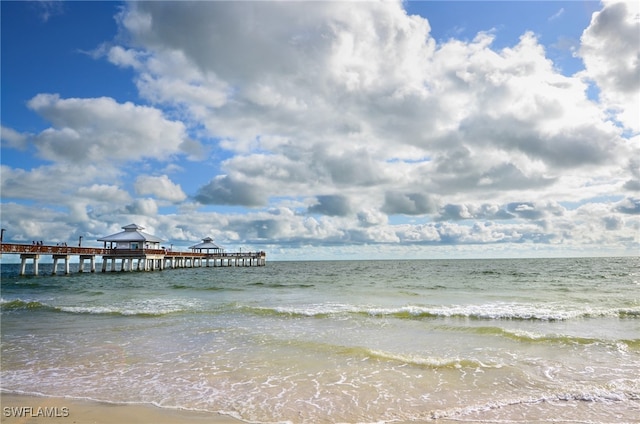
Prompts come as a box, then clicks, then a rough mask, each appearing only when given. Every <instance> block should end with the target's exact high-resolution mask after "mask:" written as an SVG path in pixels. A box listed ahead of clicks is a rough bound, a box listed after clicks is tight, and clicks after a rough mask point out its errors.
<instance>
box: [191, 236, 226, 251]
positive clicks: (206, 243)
mask: <svg viewBox="0 0 640 424" xmlns="http://www.w3.org/2000/svg"><path fill="white" fill-rule="evenodd" d="M189 249H219V250H220V249H222V248H221V247H220V246H218V245H217V244H215V243H214V242H213V239H212V238H211V237H205V238H203V239H202V243H198V244H196V245H193V246H191V247H190V248H189Z"/></svg>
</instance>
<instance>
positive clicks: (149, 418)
mask: <svg viewBox="0 0 640 424" xmlns="http://www.w3.org/2000/svg"><path fill="white" fill-rule="evenodd" d="M0 404H1V405H2V416H1V418H0V422H2V423H6V424H18V423H19V424H52V423H60V424H67V423H68V424H112V423H129V424H136V423H139V424H147V423H156V424H196V423H198V424H204V423H215V424H238V423H242V422H243V421H240V420H237V419H234V418H232V417H228V416H225V415H220V414H216V413H207V412H196V411H186V410H174V409H163V408H158V407H155V406H152V405H124V404H111V403H103V402H93V401H88V400H78V399H67V398H52V397H39V396H24V395H14V394H7V393H2V394H0Z"/></svg>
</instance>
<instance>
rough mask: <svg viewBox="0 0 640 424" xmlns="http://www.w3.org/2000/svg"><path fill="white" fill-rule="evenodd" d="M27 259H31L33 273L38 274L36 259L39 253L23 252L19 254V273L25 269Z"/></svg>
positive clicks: (21, 273)
mask: <svg viewBox="0 0 640 424" xmlns="http://www.w3.org/2000/svg"><path fill="white" fill-rule="evenodd" d="M27 259H31V260H33V275H38V259H40V255H35V254H28V253H23V254H21V255H20V275H24V274H25V272H26V269H27Z"/></svg>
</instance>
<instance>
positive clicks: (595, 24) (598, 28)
mask: <svg viewBox="0 0 640 424" xmlns="http://www.w3.org/2000/svg"><path fill="white" fill-rule="evenodd" d="M603 4H604V7H603V9H602V10H601V11H599V12H595V13H594V14H593V17H592V19H591V24H590V25H589V27H588V28H587V29H585V31H584V33H583V34H582V38H581V46H580V50H579V56H580V57H581V58H582V60H583V61H584V63H585V66H586V72H585V73H584V75H585V76H586V77H587V78H590V79H592V80H593V81H595V83H596V84H597V85H598V87H599V88H600V99H601V101H602V103H603V105H604V106H605V107H606V108H609V109H611V110H612V112H613V114H614V116H615V117H616V118H617V119H618V120H619V121H620V122H621V123H622V124H623V125H624V126H625V127H626V128H629V129H630V130H632V131H634V132H636V133H637V132H640V77H639V75H640V60H639V59H638V57H639V56H640V37H638V33H640V18H639V16H640V3H638V2H635V1H611V0H607V1H604V2H603Z"/></svg>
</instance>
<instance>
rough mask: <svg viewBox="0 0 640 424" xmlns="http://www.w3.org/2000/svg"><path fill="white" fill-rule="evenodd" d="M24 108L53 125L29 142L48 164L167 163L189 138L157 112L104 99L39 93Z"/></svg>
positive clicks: (180, 124)
mask: <svg viewBox="0 0 640 424" xmlns="http://www.w3.org/2000/svg"><path fill="white" fill-rule="evenodd" d="M28 106H29V108H31V109H32V110H33V111H35V112H36V113H38V114H39V115H41V116H42V117H43V118H45V119H47V120H48V121H49V122H51V123H52V124H53V127H50V128H47V129H45V130H44V131H42V132H40V133H39V134H37V135H35V136H34V137H33V143H34V144H35V145H36V147H37V148H38V151H39V154H40V155H41V156H42V157H44V158H45V159H49V160H52V161H70V162H79V163H84V162H92V163H95V162H110V161H114V160H118V161H134V160H140V159H142V158H146V157H147V158H157V159H166V158H167V157H168V156H169V155H171V154H175V153H179V152H180V151H179V147H180V144H181V143H182V142H184V141H185V140H187V138H188V137H187V135H186V130H185V126H184V124H183V123H181V122H177V121H170V120H167V119H165V118H164V116H163V114H162V112H161V111H160V110H158V109H154V108H150V107H147V106H137V105H134V104H133V103H129V102H127V103H122V104H121V103H117V102H116V101H115V100H114V99H112V98H109V97H102V98H93V99H80V98H70V99H63V98H61V97H60V96H58V95H57V94H38V95H37V96H35V97H34V98H32V99H31V100H30V101H29V102H28Z"/></svg>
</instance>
